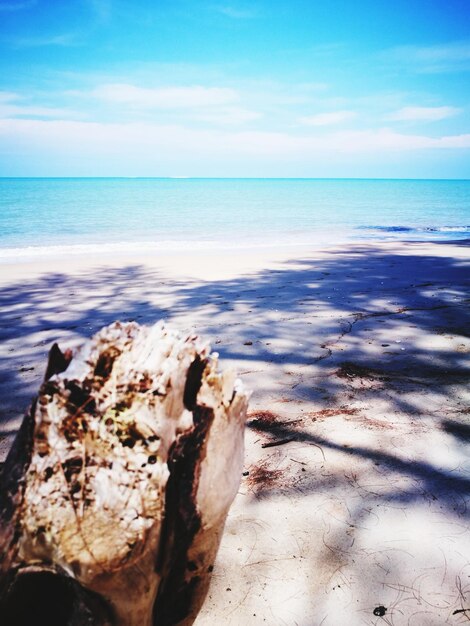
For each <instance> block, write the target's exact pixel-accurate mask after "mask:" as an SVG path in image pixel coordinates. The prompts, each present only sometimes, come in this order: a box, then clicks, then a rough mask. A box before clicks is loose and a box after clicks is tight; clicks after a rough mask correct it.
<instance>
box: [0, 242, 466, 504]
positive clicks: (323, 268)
mask: <svg viewBox="0 0 470 626" xmlns="http://www.w3.org/2000/svg"><path fill="white" fill-rule="evenodd" d="M468 287H469V266H468V263H465V262H464V261H463V260H462V259H459V258H453V257H445V256H439V255H438V254H436V255H435V256H429V255H425V254H420V253H419V252H417V253H413V248H411V251H410V253H409V254H407V255H405V254H401V253H396V252H394V251H393V250H390V251H388V250H387V248H384V247H374V246H361V245H356V246H354V247H353V248H352V249H348V250H345V251H344V252H341V251H339V252H338V251H336V252H334V253H331V254H327V255H325V256H324V257H323V258H321V259H320V260H312V259H308V258H304V259H300V260H299V259H295V260H292V261H291V262H287V263H285V264H284V265H283V266H282V267H281V268H278V269H274V270H266V271H260V272H256V273H251V274H247V275H243V276H239V277H237V278H234V279H230V280H222V281H196V280H192V281H190V280H188V281H182V280H174V279H169V278H165V277H164V276H163V274H162V273H160V272H159V271H156V270H154V269H151V268H149V267H147V266H139V265H128V266H125V267H120V268H109V267H102V268H96V269H94V270H93V271H87V272H82V273H80V274H70V275H68V274H66V273H60V272H56V273H52V274H44V275H42V276H40V277H39V278H37V279H34V280H30V281H22V282H18V283H11V284H9V285H6V286H4V287H3V288H2V289H1V291H0V341H1V343H2V353H1V362H0V368H1V370H0V371H1V380H0V391H1V397H2V400H1V410H2V423H3V431H4V433H5V432H11V431H12V424H13V423H15V425H16V424H17V422H15V419H17V418H18V415H20V414H21V413H22V412H23V411H24V410H25V408H26V406H27V404H28V402H29V401H30V399H31V397H32V395H33V394H34V392H35V391H36V389H37V387H38V384H39V381H40V380H41V377H42V376H43V369H44V367H45V363H46V358H45V355H46V352H47V349H48V347H49V346H50V345H51V344H52V343H53V342H54V341H59V342H60V343H62V344H64V345H67V343H69V344H70V343H71V344H72V345H76V344H77V343H78V342H79V340H81V339H82V338H85V337H89V336H90V335H92V334H93V333H94V332H95V331H96V330H98V329H99V328H100V327H101V326H103V325H105V324H108V323H110V322H112V321H114V320H116V319H119V320H121V321H127V320H136V321H138V322H140V323H144V324H150V323H154V322H155V321H157V320H158V319H161V318H163V319H166V320H168V321H170V322H172V323H174V324H175V325H176V326H178V327H179V328H181V329H183V330H186V329H190V328H195V329H196V330H197V331H198V332H200V333H201V334H202V335H204V336H205V337H207V338H209V339H210V340H211V342H212V345H213V348H215V349H217V351H218V352H219V353H220V355H221V357H222V358H223V359H225V360H227V361H230V362H233V363H234V364H235V365H236V366H237V368H238V370H239V371H241V373H242V375H243V376H245V377H246V378H247V380H248V381H250V374H251V372H255V373H256V372H260V371H263V372H264V371H265V372H266V376H265V378H264V380H265V382H266V389H260V388H259V382H258V383H257V387H256V388H255V390H254V391H255V394H254V402H255V404H256V403H258V404H262V403H263V402H265V401H267V400H266V399H267V398H268V397H269V398H270V399H271V401H280V402H281V401H282V402H284V403H285V406H294V407H295V406H298V404H297V405H296V404H295V403H296V402H297V403H298V402H309V403H313V406H316V405H318V406H319V407H322V406H335V405H336V404H338V403H339V402H344V398H345V397H346V396H345V395H344V394H349V396H350V397H351V396H352V395H354V394H355V396H356V398H357V397H359V398H360V399H362V400H364V401H367V400H368V398H371V397H372V396H373V397H374V398H375V399H376V398H377V397H383V398H384V399H386V401H387V403H388V405H389V406H390V407H391V408H393V409H394V410H396V411H400V412H405V413H408V414H418V415H419V414H420V413H421V412H422V411H423V407H422V406H419V405H418V404H417V403H416V401H415V396H414V395H413V392H415V391H416V390H418V391H419V390H422V389H423V388H426V389H427V388H429V389H432V392H433V394H434V395H436V394H437V395H439V396H441V397H442V398H447V397H448V396H449V394H450V390H451V389H452V390H453V395H454V397H455V388H456V387H458V386H460V385H462V384H464V383H465V382H466V381H467V380H468V377H469V374H470V367H469V363H468V350H469V342H468V338H469V332H470V308H469V307H468V293H469V290H468ZM466 303H467V305H466ZM397 337H400V339H397ZM257 380H258V379H257ZM268 392H269V393H268ZM341 394H342V395H341ZM289 403H290V404H289ZM441 417H442V420H443V422H442V423H443V428H444V429H446V431H447V432H452V433H453V434H454V435H456V436H459V437H460V438H461V439H462V438H464V437H463V434H462V433H464V434H465V433H466V432H467V431H466V430H465V428H466V427H465V426H458V425H457V426H455V425H454V426H453V427H452V429H453V430H452V429H451V427H450V426H449V424H450V422H445V417H446V416H445V415H442V416H441ZM436 419H437V420H438V419H440V418H439V416H436ZM455 419H456V418H455ZM457 422H458V419H457V421H455V424H457ZM445 424H447V426H445ZM459 429H460V430H459ZM305 436H307V435H305ZM465 436H466V435H465ZM295 437H296V438H298V437H300V434H299V432H298V431H295ZM308 437H313V435H312V434H308ZM316 443H318V444H319V445H320V444H321V445H322V446H328V445H330V446H334V445H335V444H334V443H333V442H328V441H326V440H324V439H322V438H318V440H317V441H316ZM348 454H351V455H357V456H364V455H366V456H367V457H368V458H370V459H372V460H374V461H377V462H383V463H385V464H386V465H388V466H389V467H390V468H391V469H393V470H394V471H400V472H407V473H410V472H414V474H415V476H416V477H417V478H419V479H420V480H421V481H424V482H426V481H429V480H433V481H434V482H436V481H437V482H440V483H442V486H444V483H445V485H446V488H450V487H452V489H455V490H458V489H463V490H464V491H465V494H467V491H466V490H467V487H468V481H467V480H466V479H460V478H458V477H445V476H442V475H441V474H440V473H439V472H438V471H437V470H436V471H434V470H433V469H432V467H428V466H426V464H424V465H423V464H420V463H418V462H413V461H410V462H409V463H406V464H403V463H402V462H401V461H400V460H399V459H397V458H395V459H394V457H393V456H392V455H386V454H384V453H382V452H381V453H380V454H378V453H377V454H378V456H377V457H375V456H374V454H375V453H374V451H373V450H366V449H363V448H361V447H351V448H350V449H349V451H348ZM449 486H450V487H449ZM452 489H451V491H452ZM444 490H445V489H444V487H443V488H442V491H444ZM410 497H411V496H410Z"/></svg>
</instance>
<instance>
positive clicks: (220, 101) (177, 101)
mask: <svg viewBox="0 0 470 626" xmlns="http://www.w3.org/2000/svg"><path fill="white" fill-rule="evenodd" d="M91 95H92V96H94V97H95V98H98V99H100V100H104V101H106V102H111V103H115V104H126V105H130V106H134V107H140V108H162V109H173V108H185V109H189V108H192V107H205V106H218V105H224V104H229V103H232V102H235V101H237V100H238V93H237V92H236V91H235V90H234V89H229V88H226V87H202V86H199V85H195V86H191V87H161V88H155V89H150V88H146V87H137V86H135V85H130V84H127V83H111V84H107V85H102V86H100V87H97V88H96V89H94V90H93V91H92V92H91Z"/></svg>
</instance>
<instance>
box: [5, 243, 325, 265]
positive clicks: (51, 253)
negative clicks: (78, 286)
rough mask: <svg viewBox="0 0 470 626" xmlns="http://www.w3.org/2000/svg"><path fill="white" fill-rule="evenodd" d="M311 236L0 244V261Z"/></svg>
mask: <svg viewBox="0 0 470 626" xmlns="http://www.w3.org/2000/svg"><path fill="white" fill-rule="evenodd" d="M313 240H314V238H313V237H312V238H310V239H306V240H302V241H299V240H298V239H294V238H292V239H285V238H284V239H283V240H278V239H276V240H274V239H273V240H264V241H261V240H254V239H253V240H249V239H239V240H232V241H227V240H224V241H222V240H220V241H218V240H210V241H204V240H168V241H118V242H113V243H109V242H108V243H86V244H70V245H69V244H61V245H52V246H25V247H15V248H13V247H12V248H0V263H1V262H8V261H18V260H35V259H42V258H49V257H64V256H67V257H70V256H95V255H99V256H101V255H111V254H144V255H146V254H151V255H159V254H162V253H166V252H179V251H185V252H191V251H194V252H197V251H218V250H238V249H244V248H272V247H279V246H307V245H311V244H312V242H313Z"/></svg>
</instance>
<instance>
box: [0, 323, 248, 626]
mask: <svg viewBox="0 0 470 626" xmlns="http://www.w3.org/2000/svg"><path fill="white" fill-rule="evenodd" d="M216 366H217V355H216V354H213V355H211V354H210V352H209V347H208V346H207V345H206V344H204V343H202V342H201V341H200V340H199V339H198V338H197V337H194V336H189V337H182V336H180V335H178V334H176V333H175V332H172V331H170V330H168V329H167V328H166V327H165V326H164V325H163V324H162V323H158V324H157V325H155V326H153V327H151V328H146V327H141V326H139V325H138V324H135V323H128V324H121V323H115V324H112V325H111V326H108V327H106V328H103V329H102V330H101V331H100V332H99V333H98V334H96V335H95V336H94V337H93V338H92V339H91V340H89V341H88V342H87V343H85V344H84V345H83V346H82V348H80V349H79V350H78V351H77V352H76V353H72V352H71V351H66V352H65V353H62V352H61V351H60V349H59V348H58V346H57V345H54V346H53V348H52V350H51V352H50V355H49V364H48V367H47V372H46V379H45V382H44V383H43V385H42V386H41V388H40V391H39V395H38V397H37V399H36V400H35V402H34V403H33V405H32V408H31V411H30V413H29V414H28V415H27V416H26V417H25V418H24V420H23V423H22V426H21V428H20V431H19V432H18V435H17V437H16V439H15V442H14V444H13V447H12V449H11V451H10V454H9V456H8V458H7V460H6V463H5V466H4V468H3V472H2V475H1V478H0V558H1V564H0V623H1V624H2V626H40V625H43V624H44V625H47V626H105V625H106V626H111V625H113V626H169V625H173V624H184V625H187V624H191V623H192V622H193V621H194V619H195V617H196V616H197V613H198V611H199V609H200V606H201V604H202V602H203V600H204V597H205V594H206V591H207V587H208V584H209V578H210V573H211V571H212V569H213V564H214V559H215V556H216V553H217V549H218V546H219V542H220V539H221V534H222V531H223V526H224V522H225V518H226V515H227V512H228V509H229V507H230V505H231V503H232V500H233V498H234V497H235V494H236V492H237V489H238V486H239V481H240V476H241V472H242V463H243V431H244V422H245V413H246V406H247V394H246V393H245V392H244V391H243V389H242V386H241V384H240V382H239V381H236V380H235V378H234V376H233V374H230V373H225V374H219V373H218V372H217V368H216Z"/></svg>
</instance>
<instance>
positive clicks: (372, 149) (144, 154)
mask: <svg viewBox="0 0 470 626" xmlns="http://www.w3.org/2000/svg"><path fill="white" fill-rule="evenodd" d="M0 136H2V137H3V140H4V145H5V149H6V150H9V151H12V150H13V151H18V150H21V149H22V146H23V147H25V149H26V150H27V153H28V154H31V153H33V154H40V155H41V156H42V157H43V158H50V157H51V156H52V157H55V158H57V157H58V156H59V157H63V158H65V159H71V155H73V158H74V159H75V157H77V158H78V157H86V158H87V159H90V163H91V164H92V163H97V159H98V160H99V159H102V158H103V157H104V158H109V159H110V162H113V163H115V162H117V160H118V159H121V156H120V155H125V157H122V159H121V160H122V163H127V162H128V159H131V160H132V162H133V163H134V164H136V163H137V164H139V165H141V166H142V167H145V168H148V167H149V166H151V165H152V164H161V163H165V162H167V161H168V162H171V163H173V164H175V165H178V163H180V162H181V161H182V160H184V159H187V158H188V155H189V158H190V160H191V162H192V163H193V165H194V166H196V165H199V164H200V163H201V162H204V160H206V162H207V163H208V164H210V163H213V162H214V159H215V160H216V161H217V163H230V162H231V160H233V159H236V158H242V159H243V160H244V162H246V163H249V162H250V158H251V159H252V163H255V162H257V160H258V159H259V157H263V158H264V159H265V160H266V162H267V163H269V162H271V163H272V162H277V163H280V164H282V163H285V162H286V160H290V161H292V159H299V160H300V161H302V162H304V160H305V159H322V158H323V157H324V156H326V155H329V156H330V157H331V156H334V155H339V154H345V155H348V154H349V155H354V154H360V153H370V154H389V153H390V151H396V152H398V153H400V152H407V151H413V150H435V149H469V148H470V134H462V135H450V136H443V137H428V136H425V135H407V134H403V133H397V132H394V131H393V130H390V129H387V128H383V129H379V130H361V131H344V132H335V133H329V134H327V135H321V136H316V135H310V136H306V135H302V136H298V135H294V134H288V133H280V132H261V131H243V132H240V131H227V130H222V129H194V128H192V129H189V128H186V127H183V126H179V125H158V124H151V123H137V122H135V123H129V124H102V123H95V122H78V121H59V120H50V121H45V120H25V119H9V120H0Z"/></svg>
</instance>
